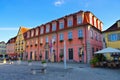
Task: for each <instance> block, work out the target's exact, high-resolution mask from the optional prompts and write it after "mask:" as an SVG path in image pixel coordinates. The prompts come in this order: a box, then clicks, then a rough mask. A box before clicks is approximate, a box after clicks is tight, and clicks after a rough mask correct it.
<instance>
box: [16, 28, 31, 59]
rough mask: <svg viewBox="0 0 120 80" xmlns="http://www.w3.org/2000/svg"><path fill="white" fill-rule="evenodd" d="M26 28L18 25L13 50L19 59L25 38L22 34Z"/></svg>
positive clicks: (23, 48) (21, 55)
mask: <svg viewBox="0 0 120 80" xmlns="http://www.w3.org/2000/svg"><path fill="white" fill-rule="evenodd" d="M28 30H29V29H28V28H25V27H20V29H19V31H18V34H17V37H16V41H15V52H16V53H17V55H18V57H20V58H21V59H22V57H23V54H24V53H25V40H24V36H23V34H24V33H25V32H26V31H28Z"/></svg>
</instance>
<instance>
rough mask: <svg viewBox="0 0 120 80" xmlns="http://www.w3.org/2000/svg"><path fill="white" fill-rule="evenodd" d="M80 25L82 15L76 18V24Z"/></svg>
mask: <svg viewBox="0 0 120 80" xmlns="http://www.w3.org/2000/svg"><path fill="white" fill-rule="evenodd" d="M81 23H82V15H81V16H77V24H81Z"/></svg>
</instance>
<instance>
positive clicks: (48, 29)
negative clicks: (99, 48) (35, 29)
mask: <svg viewBox="0 0 120 80" xmlns="http://www.w3.org/2000/svg"><path fill="white" fill-rule="evenodd" d="M49 31H50V25H47V26H46V33H48V32H49Z"/></svg>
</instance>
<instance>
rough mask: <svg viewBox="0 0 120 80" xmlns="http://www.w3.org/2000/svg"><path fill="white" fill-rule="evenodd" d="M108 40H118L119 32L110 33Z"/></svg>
mask: <svg viewBox="0 0 120 80" xmlns="http://www.w3.org/2000/svg"><path fill="white" fill-rule="evenodd" d="M108 40H109V41H117V40H118V37H117V34H110V35H108Z"/></svg>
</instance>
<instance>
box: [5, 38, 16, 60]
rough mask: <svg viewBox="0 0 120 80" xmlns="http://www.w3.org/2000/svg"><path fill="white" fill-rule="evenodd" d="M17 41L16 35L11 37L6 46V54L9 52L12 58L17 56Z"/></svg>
mask: <svg viewBox="0 0 120 80" xmlns="http://www.w3.org/2000/svg"><path fill="white" fill-rule="evenodd" d="M15 41H16V37H14V38H11V39H10V40H8V42H7V46H6V54H8V56H9V57H10V58H11V59H16V57H17V54H16V53H15Z"/></svg>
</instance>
